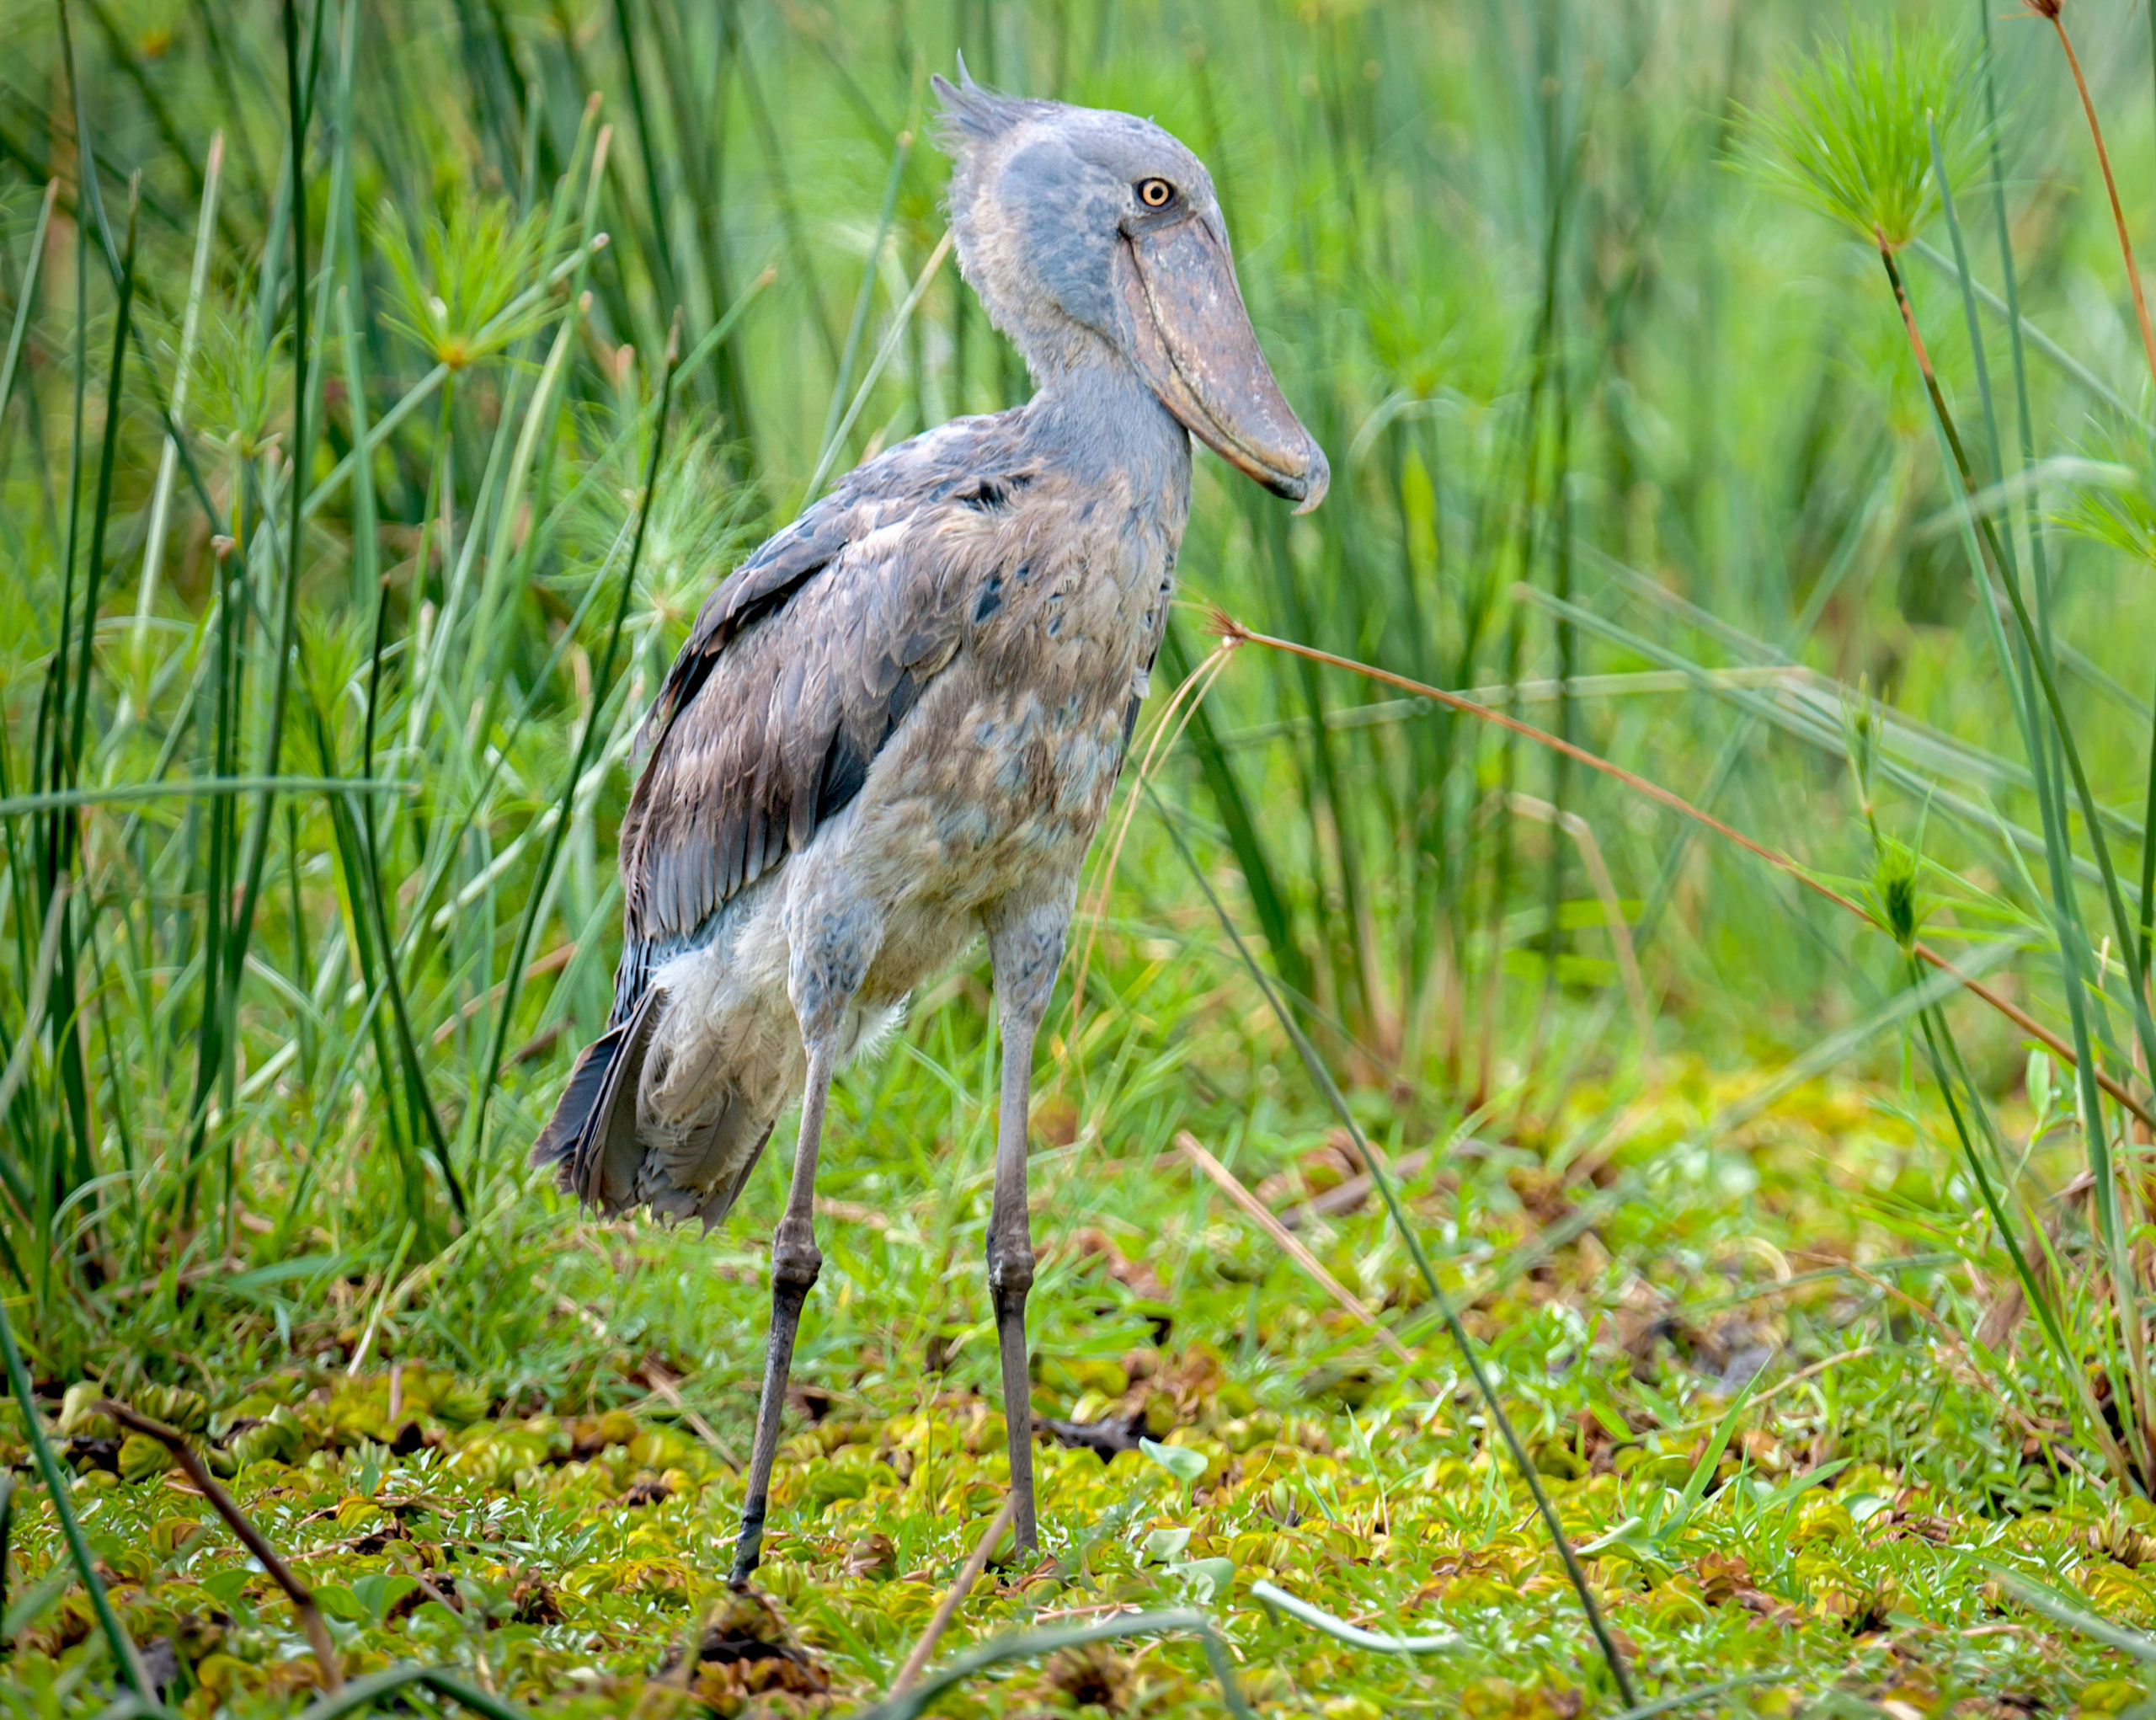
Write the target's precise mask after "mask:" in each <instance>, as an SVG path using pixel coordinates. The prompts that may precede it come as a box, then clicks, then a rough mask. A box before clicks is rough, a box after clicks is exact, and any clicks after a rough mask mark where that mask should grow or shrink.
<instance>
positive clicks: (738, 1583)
mask: <svg viewBox="0 0 2156 1720" xmlns="http://www.w3.org/2000/svg"><path fill="white" fill-rule="evenodd" d="M819 884H820V885H821V887H820V888H819ZM787 921H788V924H787V932H788V936H789V937H790V938H791V939H792V944H793V959H792V970H791V971H790V972H789V974H788V975H787V992H788V994H789V995H790V996H791V998H792V1003H793V1012H794V1017H795V1019H796V1020H798V1022H799V1023H800V1024H801V1044H802V1048H803V1050H805V1051H806V1052H807V1053H808V1058H809V1074H808V1079H807V1081H806V1082H805V1083H804V1084H803V1091H802V1096H801V1136H800V1141H799V1144H798V1146H796V1147H795V1148H794V1152H793V1178H792V1182H791V1183H789V1184H788V1185H787V1195H786V1215H785V1216H784V1217H783V1218H782V1219H780V1220H779V1221H778V1229H777V1231H776V1232H775V1233H774V1234H773V1235H772V1237H771V1341H770V1343H769V1344H768V1346H767V1347H766V1349H765V1352H764V1389H763V1394H762V1396H761V1397H760V1398H759V1399H758V1400H757V1403H756V1437H755V1444H754V1445H752V1446H751V1447H750V1452H749V1490H748V1495H747V1497H746V1498H745V1499H744V1501H743V1504H742V1509H741V1533H740V1536H739V1539H738V1540H737V1541H735V1542H734V1571H733V1574H732V1575H731V1576H729V1577H728V1578H727V1583H728V1586H729V1587H731V1588H734V1589H745V1588H747V1587H748V1586H749V1579H750V1577H751V1576H752V1575H754V1574H755V1569H756V1566H757V1563H758V1562H759V1561H760V1559H761V1557H762V1555H763V1544H764V1514H765V1512H766V1509H768V1508H769V1506H770V1504H771V1465H772V1464H773V1463H774V1462H775V1461H776V1460H777V1457H778V1429H779V1421H780V1418H782V1416H783V1415H784V1414H785V1413H786V1383H787V1376H788V1375H790V1374H791V1373H792V1371H793V1340H794V1338H795V1336H796V1334H797V1333H798V1332H799V1331H800V1329H801V1308H802V1305H803V1303H804V1302H806V1301H808V1300H809V1289H810V1287H811V1286H812V1285H814V1283H815V1282H816V1274H817V1273H818V1272H819V1271H820V1270H821V1269H822V1268H823V1264H824V1257H823V1255H822V1253H820V1252H819V1250H818V1248H817V1247H816V1222H815V1221H816V1156H817V1153H818V1151H819V1150H820V1149H821V1147H822V1146H823V1140H824V1108H825V1103H826V1102H827V1101H828V1100H829V1099H830V1092H831V1076H832V1075H833V1073H834V1072H835V1071H836V1070H837V1068H838V1054H839V1047H840V1043H841V1033H842V1031H843V1029H844V1027H845V1023H846V1011H847V1009H848V1007H850V1006H851V1004H852V1002H853V999H854V995H855V994H856V993H857V992H858V991H860V990H861V986H862V981H863V980H865V979H867V975H868V964H869V963H870V962H871V961H873V959H875V954H876V950H877V948H878V945H879V944H880V943H881V942H882V937H883V927H882V924H881V922H880V921H879V920H878V917H877V916H876V914H875V912H874V911H873V910H872V909H871V908H869V907H868V905H867V904H866V903H864V902H862V901H860V900H857V899H853V898H851V897H850V895H849V894H848V893H847V892H845V891H843V890H842V889H840V888H838V886H837V884H836V881H835V880H833V879H830V877H829V876H828V875H826V876H825V878H824V879H820V880H817V879H811V878H809V877H808V876H806V875H804V877H803V888H802V889H800V890H799V892H798V894H797V895H795V897H794V898H793V900H792V901H791V902H790V903H789V905H788V909H787Z"/></svg>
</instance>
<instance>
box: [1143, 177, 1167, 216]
mask: <svg viewBox="0 0 2156 1720" xmlns="http://www.w3.org/2000/svg"><path fill="white" fill-rule="evenodd" d="M1144 195H1145V200H1146V201H1147V202H1148V203H1150V204H1151V205H1152V206H1153V207H1154V208H1155V209H1158V208H1159V207H1160V206H1161V205H1162V204H1163V203H1165V202H1166V201H1167V200H1168V195H1169V194H1168V187H1167V184H1166V181H1165V180H1161V179H1148V180H1146V182H1145V193H1144Z"/></svg>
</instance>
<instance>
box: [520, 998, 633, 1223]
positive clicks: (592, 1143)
mask: <svg viewBox="0 0 2156 1720" xmlns="http://www.w3.org/2000/svg"><path fill="white" fill-rule="evenodd" d="M660 996H661V993H660V992H659V991H658V989H657V988H655V987H654V989H653V990H651V991H647V992H645V993H644V995H643V997H642V998H641V999H639V1000H638V1003H637V1006H636V1008H635V1009H634V1011H633V1012H631V1014H630V1015H629V1017H628V1018H627V1020H625V1021H622V1022H620V1023H616V1025H615V1026H613V1027H611V1028H608V1029H607V1030H606V1032H605V1033H603V1034H600V1036H599V1037H598V1038H597V1039H594V1040H593V1041H592V1042H591V1043H590V1044H589V1045H587V1046H586V1047H585V1048H584V1055H582V1056H580V1057H579V1058H578V1059H577V1060H576V1067H575V1068H574V1070H572V1071H570V1074H569V1084H568V1087H564V1088H563V1091H562V1097H561V1098H560V1100H559V1101H558V1103H556V1105H555V1107H554V1114H553V1116H552V1118H550V1119H548V1120H547V1126H546V1127H545V1128H544V1129H543V1130H541V1131H540V1133H539V1139H538V1140H536V1142H534V1143H533V1145H532V1148H531V1157H532V1162H534V1163H535V1164H542V1165H543V1164H552V1165H555V1166H558V1167H559V1168H558V1172H557V1176H558V1180H559V1182H560V1183H561V1187H562V1191H563V1193H564V1194H574V1195H576V1196H578V1197H579V1199H582V1200H583V1201H584V1203H585V1204H586V1205H592V1206H598V1207H601V1208H603V1209H604V1210H606V1211H608V1212H620V1211H622V1210H625V1209H626V1208H627V1207H628V1206H629V1205H632V1203H633V1202H634V1201H635V1199H636V1181H637V1164H638V1159H639V1158H640V1157H641V1156H642V1148H641V1147H640V1146H638V1141H637V1101H636V1095H637V1087H638V1082H639V1080H640V1078H641V1077H642V1076H643V1060H644V1053H645V1052H646V1050H648V1048H649V1046H650V1043H651V1029H652V1027H653V1024H654V1023H655V1022H656V1021H657V1020H658V1018H659V1007H658V1006H659V999H660ZM624 1101H626V1103H624Z"/></svg>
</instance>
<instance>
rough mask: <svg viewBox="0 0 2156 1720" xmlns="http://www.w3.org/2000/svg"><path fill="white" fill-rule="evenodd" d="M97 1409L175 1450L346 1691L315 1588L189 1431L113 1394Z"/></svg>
mask: <svg viewBox="0 0 2156 1720" xmlns="http://www.w3.org/2000/svg"><path fill="white" fill-rule="evenodd" d="M97 1407H98V1411H99V1413H100V1414H102V1415H109V1416H110V1417H111V1418H113V1419H114V1420H115V1421H116V1422H118V1423H119V1424H120V1426H122V1427H124V1428H128V1429H132V1430H133V1431H134V1432H136V1433H138V1434H147V1435H148V1437H150V1438H151V1439H152V1440H157V1442H158V1443H159V1444H161V1445H163V1447H164V1448H165V1450H167V1451H168V1452H170V1453H171V1454H172V1459H173V1462H175V1463H177V1464H178V1465H179V1466H180V1468H181V1469H182V1470H184V1472H186V1475H187V1478H188V1480H189V1481H190V1482H193V1483H194V1484H195V1490H196V1491H197V1492H198V1493H200V1494H201V1495H202V1497H203V1498H205V1499H207V1500H209V1502H210V1504H211V1507H212V1508H213V1509H215V1510H216V1514H218V1515H219V1516H220V1517H221V1518H223V1519H224V1520H225V1524H226V1526H227V1528H229V1529H230V1530H232V1533H233V1534H234V1535H236V1536H238V1537H239V1541H240V1545H241V1546H244V1547H245V1548H246V1549H247V1550H248V1552H251V1553H253V1555H254V1557H255V1558H256V1559H257V1560H258V1561H259V1562H260V1564H261V1566H262V1568H263V1569H264V1570H265V1571H267V1572H268V1573H270V1578H271V1579H272V1580H273V1581H275V1584H277V1586H278V1587H279V1588H280V1589H283V1590H284V1591H285V1594H286V1598H287V1599H288V1600H291V1603H292V1610H293V1611H295V1612H296V1613H297V1614H298V1615H299V1620H300V1628H301V1629H302V1631H304V1632H306V1633H307V1646H308V1647H309V1648H312V1650H313V1651H314V1661H315V1664H316V1665H317V1666H318V1667H320V1668H321V1669H322V1687H323V1689H324V1690H325V1691H328V1692H329V1693H330V1694H331V1695H333V1696H334V1695H335V1694H336V1692H338V1691H341V1690H342V1689H344V1672H343V1670H342V1669H341V1668H340V1667H339V1664H338V1659H337V1648H336V1644H335V1643H333V1642H331V1641H330V1638H329V1626H328V1621H326V1620H324V1619H323V1616H322V1609H321V1608H320V1607H318V1606H317V1605H315V1604H314V1590H312V1589H310V1588H308V1587H307V1584H305V1583H302V1581H301V1580H300V1578H299V1573H297V1572H296V1571H294V1570H293V1569H292V1568H291V1566H290V1565H288V1564H286V1562H285V1561H284V1558H283V1557H282V1556H281V1555H280V1553H279V1552H278V1551H277V1549H276V1548H275V1547H274V1546H270V1541H269V1539H268V1537H267V1536H264V1534H263V1532H262V1531H261V1530H259V1529H257V1528H256V1527H255V1526H254V1525H253V1523H252V1522H250V1521H249V1520H248V1515H247V1514H246V1513H245V1512H244V1511H243V1510H241V1509H240V1508H239V1502H238V1501H237V1499H235V1498H233V1497H232V1495H231V1494H230V1493H227V1492H226V1491H225V1488H224V1484H223V1483H222V1482H220V1481H219V1480H218V1479H217V1477H216V1476H214V1475H212V1474H211V1473H210V1466H209V1465H208V1464H206V1463H205V1462H204V1461H202V1454H201V1453H200V1452H199V1451H197V1450H195V1446H194V1445H193V1443H192V1442H191V1441H190V1440H189V1439H188V1437H187V1435H186V1434H183V1433H182V1432H180V1430H179V1429H178V1428H172V1427H167V1426H166V1425H165V1424H163V1422H161V1421H152V1419H151V1418H149V1417H148V1416H147V1415H143V1414H141V1413H138V1412H137V1411H136V1410H133V1409H131V1408H129V1407H128V1406H127V1405H125V1404H124V1403H121V1402H118V1401H117V1400H115V1399H114V1398H110V1397H101V1398H99V1400H98V1406H97Z"/></svg>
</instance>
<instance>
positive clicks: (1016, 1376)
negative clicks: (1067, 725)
mask: <svg viewBox="0 0 2156 1720" xmlns="http://www.w3.org/2000/svg"><path fill="white" fill-rule="evenodd" d="M1069 926H1070V900H1068V899H1067V898H1065V899H1063V900H1054V901H1049V902H1034V903H1032V904H1029V905H1017V904H1002V905H999V906H998V907H997V909H996V911H995V912H993V913H992V914H990V916H988V951H989V961H990V967H991V968H992V969H993V970H994V972H995V1002H996V1007H997V1012H998V1013H999V1014H1000V1015H1001V1018H1002V1024H1003V1092H1002V1101H1001V1106H1000V1108H999V1109H998V1112H997V1116H996V1129H995V1204H994V1205H993V1207H992V1208H991V1209H990V1215H989V1221H988V1286H989V1294H990V1298H991V1299H992V1300H993V1301H994V1303H995V1339H996V1346H997V1349H999V1350H1000V1351H1001V1356H1002V1362H1003V1416H1004V1420H1005V1422H1006V1424H1007V1426H1008V1430H1009V1439H1010V1448H1011V1499H1012V1502H1013V1506H1014V1514H1013V1517H1012V1521H1013V1523H1014V1525H1015V1526H1016V1528H1017V1542H1018V1550H1019V1551H1020V1552H1033V1550H1034V1548H1035V1547H1037V1546H1038V1545H1039V1544H1040V1542H1039V1537H1038V1533H1037V1532H1036V1530H1035V1526H1034V1515H1033V1386H1032V1383H1031V1379H1030V1375H1029V1370H1028V1369H1027V1365H1026V1362H1027V1358H1026V1293H1027V1291H1028V1290H1031V1289H1032V1288H1033V1223H1032V1220H1031V1218H1030V1216H1029V1215H1028V1214H1027V1210H1026V1140H1027V1121H1028V1114H1029V1113H1030V1111H1031V1109H1032V1103H1033V1036H1034V1034H1036V1033H1037V1032H1038V1030H1039V1028H1040V1024H1041V1017H1042V1016H1043V1015H1044V1014H1046V1013H1047V1012H1048V1001H1049V994H1050V993H1051V992H1053V991H1054V990H1055V973H1056V969H1057V968H1058V967H1059V965H1060V964H1061V963H1062V960H1063V943H1064V933H1065V931H1066V929H1067V928H1068V927H1069Z"/></svg>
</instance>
